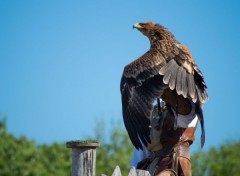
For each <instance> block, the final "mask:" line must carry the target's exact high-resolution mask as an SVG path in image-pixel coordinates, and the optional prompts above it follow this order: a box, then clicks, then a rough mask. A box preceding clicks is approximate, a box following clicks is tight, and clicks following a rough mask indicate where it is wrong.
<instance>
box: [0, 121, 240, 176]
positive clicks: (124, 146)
mask: <svg viewBox="0 0 240 176" xmlns="http://www.w3.org/2000/svg"><path fill="white" fill-rule="evenodd" d="M96 124H97V125H96V129H95V134H96V136H95V137H94V138H95V139H97V140H98V141H99V142H100V147H99V148H98V149H97V175H100V174H101V173H104V174H106V175H111V174H112V172H113V170H114V168H115V166H116V165H119V166H120V168H121V171H122V175H127V173H128V172H129V169H130V164H129V163H130V158H131V156H132V150H133V147H132V145H131V144H130V141H129V138H128V135H127V134H126V132H125V130H124V129H122V128H119V127H118V126H117V125H113V126H112V128H111V129H110V130H109V132H108V133H110V139H106V134H105V133H106V131H104V129H106V128H105V125H104V122H101V121H98V122H97V123H96ZM108 136H109V135H108ZM239 149H240V141H238V142H232V143H228V144H224V145H222V146H220V147H219V148H210V149H209V150H208V151H206V152H196V153H195V154H193V156H192V169H193V175H194V176H222V175H224V176H225V175H239V173H240V159H239V158H240V152H239ZM0 175H1V176H10V175H11V176H56V175H58V176H66V175H67V176H68V175H69V176H70V175H71V150H70V149H68V148H66V146H65V144H58V143H54V144H51V145H36V144H35V142H34V141H33V140H29V139H27V138H26V137H20V138H17V137H15V136H14V135H12V134H10V133H9V132H8V131H7V126H6V123H5V120H0Z"/></svg>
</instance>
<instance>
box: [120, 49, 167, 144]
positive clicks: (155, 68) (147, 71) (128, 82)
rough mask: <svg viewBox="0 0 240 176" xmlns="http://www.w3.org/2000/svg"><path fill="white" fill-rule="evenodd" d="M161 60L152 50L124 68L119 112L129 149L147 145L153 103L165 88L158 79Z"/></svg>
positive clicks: (160, 79)
mask: <svg viewBox="0 0 240 176" xmlns="http://www.w3.org/2000/svg"><path fill="white" fill-rule="evenodd" d="M165 63H166V62H165V59H164V58H163V57H162V56H161V54H159V53H158V52H156V51H154V50H150V51H148V52H147V53H146V54H144V55H143V56H142V57H140V58H139V59H138V60H136V61H134V62H132V63H131V64H129V65H127V66H126V67H125V69H124V72H123V76H122V79H121V85H120V87H121V88H120V89H121V93H122V110H123V119H124V124H125V127H126V129H127V131H128V134H129V137H130V139H131V141H132V143H133V145H134V146H135V147H136V148H137V149H138V148H140V149H142V143H143V144H144V145H145V146H146V145H147V143H151V141H150V138H149V134H150V130H149V125H150V117H151V113H152V110H153V101H154V100H155V99H156V98H159V97H160V95H161V93H162V91H163V90H164V88H165V84H164V83H163V81H162V79H163V76H161V75H159V70H160V68H161V67H162V66H163V65H164V64H165Z"/></svg>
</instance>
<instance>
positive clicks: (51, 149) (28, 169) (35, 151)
mask: <svg viewBox="0 0 240 176" xmlns="http://www.w3.org/2000/svg"><path fill="white" fill-rule="evenodd" d="M0 144H1V145H0V175H1V176H10V175H11V176H38V175H39V176H46V175H47V176H56V175H60V176H61V175H71V169H70V168H71V166H70V165H71V151H70V150H68V149H66V147H65V145H63V144H52V145H39V146H37V145H36V144H35V142H34V141H32V140H29V139H27V138H26V137H20V138H16V137H15V136H13V135H12V134H9V133H8V132H7V127H6V123H5V121H4V120H2V121H0Z"/></svg>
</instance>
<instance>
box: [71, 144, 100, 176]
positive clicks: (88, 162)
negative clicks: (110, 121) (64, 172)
mask: <svg viewBox="0 0 240 176" xmlns="http://www.w3.org/2000/svg"><path fill="white" fill-rule="evenodd" d="M66 146H67V148H72V176H95V175H96V174H95V173H96V148H97V147H98V146H99V143H98V142H96V141H69V142H67V143H66Z"/></svg>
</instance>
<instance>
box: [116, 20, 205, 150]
mask: <svg viewBox="0 0 240 176" xmlns="http://www.w3.org/2000/svg"><path fill="white" fill-rule="evenodd" d="M134 28H136V29H138V30H139V31H140V32H141V33H142V34H144V35H145V36H147V37H148V38H149V40H150V45H151V47H150V50H149V51H147V52H146V53H145V54H144V55H143V56H141V57H140V58H138V59H137V60H135V61H133V62H132V63H130V64H128V65H127V66H126V67H125V68H124V72H123V75H122V79H121V85H120V89H121V93H122V111H123V119H124V124H125V126H126V129H127V131H128V134H129V137H130V139H131V141H132V143H133V145H134V146H135V147H136V148H137V149H138V148H141V149H142V143H143V144H144V145H147V143H150V142H151V141H150V138H149V133H150V131H149V125H150V120H149V119H150V116H151V113H152V110H153V103H154V101H155V100H156V99H158V98H162V99H163V100H164V101H165V102H166V103H167V104H168V105H170V106H171V107H172V108H174V109H175V110H176V111H177V113H179V114H188V113H189V112H190V111H191V104H190V101H192V102H194V103H195V105H196V114H197V115H198V118H199V120H200V123H201V127H202V136H201V143H202V146H203V144H204V141H205V132H204V121H203V114H202V105H203V104H204V103H205V101H206V100H207V98H208V95H207V86H206V84H205V81H204V78H203V75H202V73H201V71H200V70H199V69H198V67H197V65H196V63H195V61H194V60H193V59H192V56H191V53H190V51H189V49H188V48H187V47H186V46H184V45H182V44H181V43H179V42H178V41H177V40H176V39H175V37H174V36H173V34H171V33H170V32H169V31H168V30H167V29H166V28H165V27H163V26H161V25H159V24H154V23H152V22H146V23H137V24H135V25H134ZM141 142H142V143H141Z"/></svg>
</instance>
